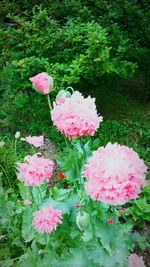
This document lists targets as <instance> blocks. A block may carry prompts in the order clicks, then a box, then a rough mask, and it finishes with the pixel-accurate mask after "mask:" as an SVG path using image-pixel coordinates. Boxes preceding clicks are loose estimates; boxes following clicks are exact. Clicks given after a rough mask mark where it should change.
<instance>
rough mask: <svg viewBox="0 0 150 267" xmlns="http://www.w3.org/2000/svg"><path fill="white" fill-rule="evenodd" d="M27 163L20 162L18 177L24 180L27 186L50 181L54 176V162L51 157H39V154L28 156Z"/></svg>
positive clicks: (18, 164) (25, 159)
mask: <svg viewBox="0 0 150 267" xmlns="http://www.w3.org/2000/svg"><path fill="white" fill-rule="evenodd" d="M24 161H25V163H21V162H18V163H17V166H18V171H19V173H18V178H19V179H20V180H22V181H24V183H25V186H39V185H41V184H42V183H43V182H44V181H46V182H49V179H50V177H51V176H52V172H53V166H54V163H53V161H51V160H50V159H45V158H43V157H39V156H38V154H34V155H33V156H26V157H25V158H24Z"/></svg>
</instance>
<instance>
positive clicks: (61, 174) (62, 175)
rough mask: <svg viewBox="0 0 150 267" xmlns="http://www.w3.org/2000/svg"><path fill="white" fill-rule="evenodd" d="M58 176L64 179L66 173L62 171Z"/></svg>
mask: <svg viewBox="0 0 150 267" xmlns="http://www.w3.org/2000/svg"><path fill="white" fill-rule="evenodd" d="M58 177H59V179H61V180H63V179H64V178H65V175H64V174H63V173H62V172H60V173H59V175H58Z"/></svg>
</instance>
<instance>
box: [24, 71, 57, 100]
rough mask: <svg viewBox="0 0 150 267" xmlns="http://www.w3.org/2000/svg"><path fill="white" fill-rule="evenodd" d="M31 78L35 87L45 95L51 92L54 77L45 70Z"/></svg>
mask: <svg viewBox="0 0 150 267" xmlns="http://www.w3.org/2000/svg"><path fill="white" fill-rule="evenodd" d="M29 80H30V81H31V82H32V84H33V86H34V87H35V89H36V90H37V91H38V92H39V93H41V94H43V95H46V94H49V92H50V89H52V87H53V78H52V77H51V76H49V75H48V74H47V73H45V72H42V73H39V74H37V75H36V76H34V77H32V78H30V79H29Z"/></svg>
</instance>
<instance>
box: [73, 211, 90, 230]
mask: <svg viewBox="0 0 150 267" xmlns="http://www.w3.org/2000/svg"><path fill="white" fill-rule="evenodd" d="M89 222H90V216H89V214H88V213H87V212H84V211H83V212H80V211H79V212H78V214H77V218H76V224H77V226H78V228H79V229H80V230H81V231H83V230H84V229H85V228H86V227H87V226H88V225H89Z"/></svg>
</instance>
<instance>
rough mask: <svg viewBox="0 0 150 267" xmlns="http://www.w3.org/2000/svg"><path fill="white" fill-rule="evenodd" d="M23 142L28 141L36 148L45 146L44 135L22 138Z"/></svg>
mask: <svg viewBox="0 0 150 267" xmlns="http://www.w3.org/2000/svg"><path fill="white" fill-rule="evenodd" d="M21 140H22V141H26V142H28V143H29V144H31V145H33V146H35V147H41V146H43V145H44V137H43V135H41V136H27V137H25V138H21Z"/></svg>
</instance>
